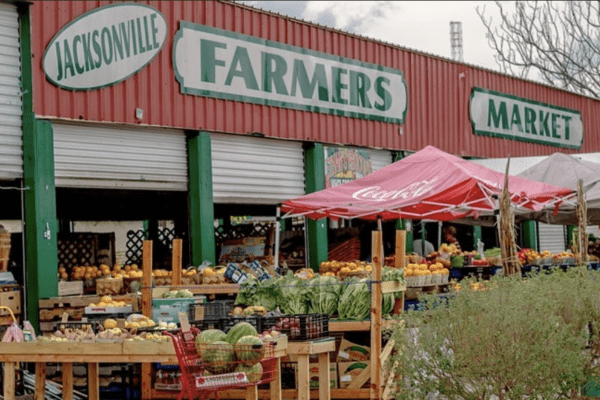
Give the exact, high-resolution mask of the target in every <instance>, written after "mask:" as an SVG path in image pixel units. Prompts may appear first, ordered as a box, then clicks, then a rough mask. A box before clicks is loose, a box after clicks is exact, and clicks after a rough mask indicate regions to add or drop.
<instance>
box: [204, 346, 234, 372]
mask: <svg viewBox="0 0 600 400" xmlns="http://www.w3.org/2000/svg"><path fill="white" fill-rule="evenodd" d="M233 356H234V352H233V346H232V345H231V344H229V343H227V342H224V341H217V342H213V343H211V344H207V345H204V347H203V351H202V362H203V363H205V364H206V369H207V370H208V371H209V372H210V373H213V374H224V373H227V372H229V371H230V370H231V368H232V366H233Z"/></svg>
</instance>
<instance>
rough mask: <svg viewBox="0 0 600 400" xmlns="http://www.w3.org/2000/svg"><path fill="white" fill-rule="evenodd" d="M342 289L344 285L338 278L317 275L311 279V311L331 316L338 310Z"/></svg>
mask: <svg viewBox="0 0 600 400" xmlns="http://www.w3.org/2000/svg"><path fill="white" fill-rule="evenodd" d="M342 289H343V285H342V284H341V282H340V281H339V280H338V279H337V278H335V277H333V276H319V275H317V276H316V277H315V278H313V279H312V280H311V281H310V293H309V296H310V297H309V299H310V307H309V310H310V312H312V313H315V314H328V315H329V316H330V317H331V316H332V315H333V314H334V313H335V312H336V311H337V308H338V300H339V298H340V295H341V293H342Z"/></svg>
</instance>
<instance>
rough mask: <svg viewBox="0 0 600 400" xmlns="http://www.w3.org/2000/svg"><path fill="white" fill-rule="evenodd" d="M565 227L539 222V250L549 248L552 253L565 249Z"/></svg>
mask: <svg viewBox="0 0 600 400" xmlns="http://www.w3.org/2000/svg"><path fill="white" fill-rule="evenodd" d="M564 229H565V227H564V226H563V225H550V224H544V223H542V222H540V223H539V233H540V250H541V251H544V250H549V251H550V252H552V253H560V252H563V251H565V248H566V244H565V232H564Z"/></svg>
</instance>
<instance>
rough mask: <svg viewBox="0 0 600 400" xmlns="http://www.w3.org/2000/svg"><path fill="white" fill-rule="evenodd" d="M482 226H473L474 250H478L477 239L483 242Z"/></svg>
mask: <svg viewBox="0 0 600 400" xmlns="http://www.w3.org/2000/svg"><path fill="white" fill-rule="evenodd" d="M481 238H482V237H481V226H477V225H475V226H473V248H474V249H475V250H477V239H479V240H481Z"/></svg>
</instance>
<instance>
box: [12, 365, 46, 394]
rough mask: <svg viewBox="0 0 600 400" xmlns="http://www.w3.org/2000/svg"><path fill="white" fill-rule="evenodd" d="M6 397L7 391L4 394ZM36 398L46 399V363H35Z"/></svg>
mask: <svg viewBox="0 0 600 400" xmlns="http://www.w3.org/2000/svg"><path fill="white" fill-rule="evenodd" d="M4 396H5V398H6V393H5V394H4ZM34 399H35V400H45V399H46V363H45V362H38V363H35V394H34Z"/></svg>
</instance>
